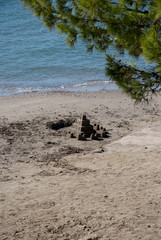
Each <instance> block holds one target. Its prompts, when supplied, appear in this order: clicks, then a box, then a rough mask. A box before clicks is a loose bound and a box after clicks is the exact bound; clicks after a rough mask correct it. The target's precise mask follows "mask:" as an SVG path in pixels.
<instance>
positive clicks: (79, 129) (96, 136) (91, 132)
mask: <svg viewBox="0 0 161 240" xmlns="http://www.w3.org/2000/svg"><path fill="white" fill-rule="evenodd" d="M70 137H71V138H75V137H77V139H78V140H83V141H85V140H87V138H90V139H91V140H100V139H102V138H106V137H108V132H107V131H106V129H105V128H103V127H102V126H101V127H100V125H98V124H94V125H92V124H90V120H89V119H87V118H86V115H82V116H81V118H80V119H78V120H77V122H75V123H74V124H73V131H71V132H70Z"/></svg>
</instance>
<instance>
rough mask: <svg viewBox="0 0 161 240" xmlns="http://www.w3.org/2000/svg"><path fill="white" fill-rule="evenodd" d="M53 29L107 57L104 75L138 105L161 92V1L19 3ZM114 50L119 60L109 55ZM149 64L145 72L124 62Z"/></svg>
mask: <svg viewBox="0 0 161 240" xmlns="http://www.w3.org/2000/svg"><path fill="white" fill-rule="evenodd" d="M20 1H22V2H23V3H24V4H25V6H27V7H29V9H31V10H32V11H33V12H34V14H35V16H37V17H39V18H40V19H41V20H42V21H43V22H44V25H45V26H46V27H48V28H49V29H50V30H53V29H54V28H56V29H57V30H58V31H59V32H61V33H65V34H66V41H67V43H68V44H69V45H70V46H71V47H72V46H74V44H75V42H76V41H77V39H78V38H81V39H83V41H84V42H85V43H86V46H87V50H88V51H92V50H93V49H95V50H98V51H104V52H105V53H106V60H107V66H106V74H107V76H109V77H110V78H111V79H112V80H113V81H115V82H116V84H117V85H118V86H119V87H120V88H122V89H123V90H124V92H126V93H127V94H129V95H130V96H131V97H132V98H133V99H135V100H136V102H140V101H142V100H145V101H149V99H150V98H151V96H152V95H153V94H156V93H157V92H159V91H161V0H136V1H134V0H53V1H52V0H20ZM111 47H112V48H113V49H115V50H117V52H118V53H119V56H120V58H118V56H117V57H115V56H114V55H110V54H109V52H110V51H109V49H111ZM125 53H126V54H127V53H128V54H129V55H130V56H132V57H134V58H135V59H137V58H139V57H143V58H144V59H145V60H146V70H145V69H140V68H139V67H136V65H135V64H129V63H126V62H125V61H124V58H123V56H124V55H125Z"/></svg>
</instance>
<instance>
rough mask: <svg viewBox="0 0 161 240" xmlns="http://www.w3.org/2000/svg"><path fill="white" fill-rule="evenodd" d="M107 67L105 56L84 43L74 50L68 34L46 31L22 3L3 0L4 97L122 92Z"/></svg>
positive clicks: (0, 56)
mask: <svg viewBox="0 0 161 240" xmlns="http://www.w3.org/2000/svg"><path fill="white" fill-rule="evenodd" d="M109 51H111V53H112V54H113V53H115V52H114V51H113V50H109ZM125 57H126V58H127V59H128V55H127V56H125ZM140 64H142V62H141V63H140ZM105 66H106V61H105V54H104V53H100V52H95V51H94V52H93V53H89V52H87V50H86V47H85V44H84V43H83V42H82V41H80V40H79V41H78V42H77V43H76V45H75V47H74V48H72V49H70V48H69V46H68V45H67V44H66V42H65V36H64V35H61V34H58V33H57V32H56V30H54V31H49V29H47V28H44V26H43V23H42V22H41V21H40V20H39V19H38V18H35V17H34V16H33V14H32V12H30V11H27V10H26V9H25V8H23V7H22V2H19V1H18V0H5V1H4V0H0V95H1V96H4V95H15V94H25V93H30V92H46V91H52V90H54V91H99V90H109V89H110V90H115V89H118V87H117V86H116V85H115V83H113V82H111V80H110V79H109V78H108V77H107V76H106V75H105Z"/></svg>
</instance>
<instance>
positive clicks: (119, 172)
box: [0, 91, 161, 240]
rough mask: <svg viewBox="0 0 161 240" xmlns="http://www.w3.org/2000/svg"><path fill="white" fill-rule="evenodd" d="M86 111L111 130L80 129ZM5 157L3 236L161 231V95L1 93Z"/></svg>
mask: <svg viewBox="0 0 161 240" xmlns="http://www.w3.org/2000/svg"><path fill="white" fill-rule="evenodd" d="M83 114H86V116H87V118H88V119H90V122H91V124H94V123H97V124H99V125H100V126H103V127H104V128H106V130H107V132H108V137H106V138H103V139H99V140H91V139H90V138H89V139H87V140H86V141H79V140H78V139H77V138H71V137H70V134H69V133H70V132H71V131H73V128H74V123H75V122H77V121H78V119H80V117H81V116H82V115H83ZM62 122H63V123H64V122H65V124H66V123H67V124H66V125H63V124H62V125H61V124H60V125H59V128H58V129H53V128H52V126H53V125H54V124H57V123H62ZM0 167H1V170H0V221H1V228H0V239H2V240H5V239H26V240H28V239H31V240H36V239H41V240H44V239H47V240H48V239H56V240H67V239H68V240H77V239H79V240H98V239H103V240H132V239H133V240H134V239H136V240H138V239H142V240H159V239H161V96H157V97H155V98H154V99H153V100H152V101H151V103H150V104H149V105H146V104H142V105H141V104H140V105H135V104H134V101H133V100H131V99H130V98H129V97H128V96H127V95H125V94H123V93H122V92H121V91H100V92H84V93H82V92H48V93H41V94H38V93H30V94H26V95H15V96H1V97H0Z"/></svg>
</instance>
